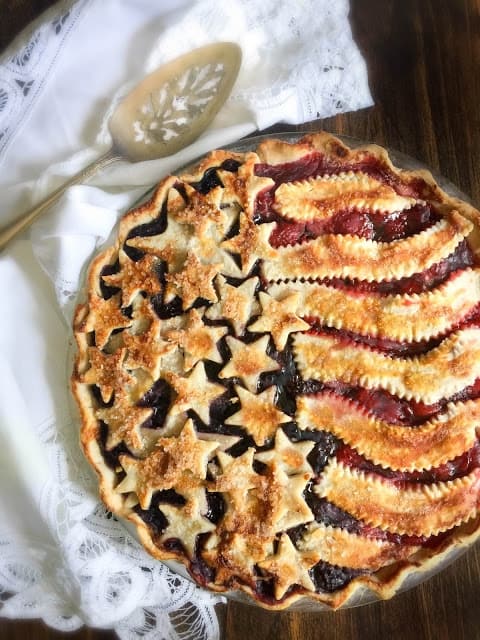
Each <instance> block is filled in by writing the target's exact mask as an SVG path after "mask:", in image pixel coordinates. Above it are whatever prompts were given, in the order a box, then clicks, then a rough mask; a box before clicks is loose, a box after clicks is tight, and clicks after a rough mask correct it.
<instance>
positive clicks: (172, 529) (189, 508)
mask: <svg viewBox="0 0 480 640" xmlns="http://www.w3.org/2000/svg"><path fill="white" fill-rule="evenodd" d="M183 497H184V498H186V500H187V502H186V504H185V505H184V506H182V507H174V506H172V505H169V504H161V505H160V511H162V513H163V514H164V515H165V516H166V518H167V520H168V526H167V528H166V529H165V531H164V532H163V535H162V540H169V539H171V538H177V539H178V540H180V541H181V543H182V545H183V546H184V547H185V549H186V550H187V551H188V554H189V556H190V557H192V556H193V554H194V551H195V543H196V541H197V536H198V535H200V534H201V533H208V532H210V531H213V530H214V529H215V528H216V526H215V525H214V524H213V522H210V520H208V519H207V518H205V517H204V515H203V514H204V513H206V512H207V511H208V506H207V504H206V499H205V489H203V487H202V488H198V489H197V490H190V491H186V492H184V494H183Z"/></svg>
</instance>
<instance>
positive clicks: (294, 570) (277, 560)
mask: <svg viewBox="0 0 480 640" xmlns="http://www.w3.org/2000/svg"><path fill="white" fill-rule="evenodd" d="M258 566H259V567H260V568H261V569H263V570H264V571H266V572H267V573H269V574H270V575H272V576H274V578H275V598H276V599H277V600H280V599H281V598H283V596H284V595H285V593H286V592H287V591H288V589H289V588H290V587H291V586H292V585H294V584H298V585H300V586H302V587H304V588H305V589H307V591H315V584H314V582H313V580H312V579H311V577H310V575H309V573H308V570H309V569H311V568H312V567H313V566H314V563H312V562H311V561H309V560H308V559H307V558H305V557H304V556H303V555H302V554H301V553H299V552H298V551H297V549H296V548H295V546H294V544H293V542H292V541H291V539H290V537H289V536H288V535H287V534H286V533H283V534H282V536H281V538H280V542H279V543H278V549H277V553H276V554H275V555H273V556H270V557H269V558H267V559H266V560H263V561H261V562H259V563H258Z"/></svg>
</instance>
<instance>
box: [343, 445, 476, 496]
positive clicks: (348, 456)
mask: <svg viewBox="0 0 480 640" xmlns="http://www.w3.org/2000/svg"><path fill="white" fill-rule="evenodd" d="M337 460H338V461H339V462H341V463H343V464H344V465H346V466H348V467H353V468H355V469H358V470H359V471H365V472H367V473H375V474H377V475H380V476H382V477H383V478H386V479H388V480H390V481H392V482H394V483H395V484H398V485H400V486H403V485H405V483H433V482H447V481H449V480H454V479H455V478H461V477H462V476H465V475H468V474H469V473H470V472H471V471H473V470H474V469H477V468H478V467H479V466H480V443H479V442H478V441H477V442H476V443H475V444H474V446H473V447H472V448H471V449H469V450H468V451H466V452H465V453H463V454H462V455H460V456H458V457H457V458H454V459H453V460H449V461H448V462H446V463H445V464H442V465H440V466H439V467H435V468H432V469H423V470H421V471H393V470H392V469H384V468H383V467H381V466H379V465H376V464H374V463H373V462H371V461H370V460H367V459H366V458H364V456H362V455H360V454H359V453H357V452H356V451H355V450H354V449H352V448H351V447H349V446H348V445H343V446H342V447H340V448H339V449H338V450H337Z"/></svg>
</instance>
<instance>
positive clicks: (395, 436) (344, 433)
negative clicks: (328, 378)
mask: <svg viewBox="0 0 480 640" xmlns="http://www.w3.org/2000/svg"><path fill="white" fill-rule="evenodd" d="M296 419H297V423H298V426H299V427H300V429H318V430H322V431H328V432H330V433H333V434H334V435H336V436H337V437H339V438H341V439H342V440H343V441H344V442H346V443H347V444H349V445H350V446H352V447H354V448H355V449H356V450H357V451H358V452H359V453H360V454H361V455H363V456H365V457H366V458H368V459H369V460H371V461H372V462H374V463H375V464H378V465H381V466H382V467H386V468H390V469H394V470H400V471H415V470H422V469H431V468H432V467H438V466H440V465H441V464H443V463H444V462H447V461H448V460H453V458H455V457H457V456H459V455H461V454H462V453H464V452H465V451H468V450H469V449H470V448H471V447H472V446H473V445H474V444H475V442H476V440H477V437H476V427H477V425H479V424H480V399H477V400H471V401H469V402H464V403H462V402H459V403H457V404H453V403H452V404H450V405H449V406H448V409H447V411H446V412H445V413H443V414H441V415H439V416H437V417H435V418H434V419H432V420H429V421H428V422H426V423H425V424H424V425H422V426H421V427H415V428H413V427H406V426H398V425H393V424H389V423H387V422H384V421H382V420H378V419H376V418H375V417H374V416H372V415H369V414H367V413H366V412H365V411H363V410H362V409H361V408H360V407H359V406H358V405H356V404H355V403H353V402H352V401H349V400H347V399H345V398H342V397H340V396H336V395H334V394H332V393H322V394H318V395H313V396H302V397H300V398H299V399H298V401H297V414H296Z"/></svg>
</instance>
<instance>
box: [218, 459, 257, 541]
mask: <svg viewBox="0 0 480 640" xmlns="http://www.w3.org/2000/svg"><path fill="white" fill-rule="evenodd" d="M254 452H255V449H253V447H251V448H249V449H247V451H245V453H243V454H242V455H241V456H237V457H236V458H234V457H232V456H230V455H228V454H227V453H224V452H222V451H219V452H218V453H217V458H218V461H219V463H220V466H221V469H222V473H221V474H220V475H218V476H217V478H216V480H215V482H214V491H220V492H221V493H226V494H227V496H228V497H227V502H228V503H229V508H228V509H227V512H226V514H225V516H224V520H223V526H224V527H225V529H226V530H228V531H242V532H246V531H247V530H249V529H250V528H251V527H254V528H255V527H256V526H257V523H256V522H255V519H253V520H252V510H251V506H252V505H251V503H252V500H251V497H250V496H249V493H250V491H251V490H252V489H255V487H257V486H258V483H259V481H260V478H261V476H259V475H258V474H257V473H255V471H254V470H253V467H252V464H253V455H254Z"/></svg>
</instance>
